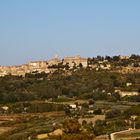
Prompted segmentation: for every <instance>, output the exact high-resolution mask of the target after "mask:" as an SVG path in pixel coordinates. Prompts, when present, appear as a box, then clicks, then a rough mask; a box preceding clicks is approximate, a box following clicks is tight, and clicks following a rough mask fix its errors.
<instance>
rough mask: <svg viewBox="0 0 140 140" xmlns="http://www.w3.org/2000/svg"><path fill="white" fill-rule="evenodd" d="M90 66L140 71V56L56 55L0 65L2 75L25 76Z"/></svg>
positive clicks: (113, 69)
mask: <svg viewBox="0 0 140 140" xmlns="http://www.w3.org/2000/svg"><path fill="white" fill-rule="evenodd" d="M80 67H82V68H90V69H92V70H93V69H95V70H96V71H99V70H110V71H116V72H120V73H124V74H125V73H134V72H140V56H139V55H131V56H120V55H119V56H113V57H110V56H106V57H102V56H97V57H95V58H82V57H80V56H75V57H65V58H64V59H59V57H55V58H53V59H51V60H48V61H33V62H29V63H27V64H23V65H19V66H0V76H1V77H2V76H5V75H9V74H10V75H13V76H23V77H24V76H25V74H27V73H30V74H33V73H42V72H44V73H53V72H55V71H56V70H58V69H62V70H71V69H75V70H76V69H77V68H80Z"/></svg>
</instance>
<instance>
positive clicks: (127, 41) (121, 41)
mask: <svg viewBox="0 0 140 140" xmlns="http://www.w3.org/2000/svg"><path fill="white" fill-rule="evenodd" d="M131 53H136V54H140V0H0V65H14V64H21V63H26V62H28V61H32V60H47V59H50V58H52V57H53V56H54V55H55V54H58V55H59V56H60V57H64V56H73V55H81V56H84V57H87V56H90V57H93V56H97V55H119V54H121V55H129V54H131Z"/></svg>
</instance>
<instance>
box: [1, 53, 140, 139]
mask: <svg viewBox="0 0 140 140" xmlns="http://www.w3.org/2000/svg"><path fill="white" fill-rule="evenodd" d="M0 121H1V124H0V140H20V139H23V140H24V139H25V140H26V139H28V140H43V139H55V140H60V137H64V138H65V140H67V139H68V140H69V138H70V136H72V138H73V137H74V140H75V139H76V140H77V137H79V138H80V139H81V137H82V139H81V140H93V139H94V140H110V139H111V140H114V139H115V140H120V139H123V137H124V138H125V139H128V138H129V137H133V138H134V139H137V138H140V135H139V134H140V56H139V55H131V56H112V57H110V56H106V57H102V56H97V57H93V58H82V57H80V56H75V57H65V58H64V59H59V58H58V57H55V58H53V59H51V60H48V61H34V62H29V63H27V64H24V65H20V66H8V67H5V66H1V67H0ZM75 129H76V130H75ZM73 130H74V131H73ZM75 132H76V133H77V134H75ZM85 132H86V133H85Z"/></svg>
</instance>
